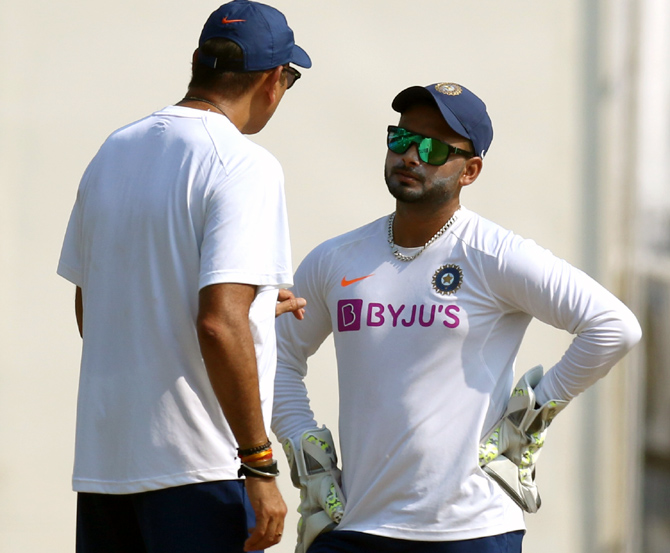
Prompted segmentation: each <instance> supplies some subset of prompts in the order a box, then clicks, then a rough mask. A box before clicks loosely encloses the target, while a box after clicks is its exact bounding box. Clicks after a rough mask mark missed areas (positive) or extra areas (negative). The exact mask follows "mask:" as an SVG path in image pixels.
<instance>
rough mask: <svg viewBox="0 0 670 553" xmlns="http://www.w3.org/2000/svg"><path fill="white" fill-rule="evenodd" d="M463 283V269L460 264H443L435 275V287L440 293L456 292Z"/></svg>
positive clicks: (446, 294) (444, 294)
mask: <svg viewBox="0 0 670 553" xmlns="http://www.w3.org/2000/svg"><path fill="white" fill-rule="evenodd" d="M461 284H463V271H461V268H460V267H459V266H458V265H442V267H440V268H439V269H438V270H437V271H435V274H434V275H433V288H434V289H435V291H436V292H437V293H438V294H442V295H443V296H448V295H450V294H454V293H455V292H456V291H457V290H458V289H459V288H460V287H461Z"/></svg>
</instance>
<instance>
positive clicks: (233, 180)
mask: <svg viewBox="0 0 670 553" xmlns="http://www.w3.org/2000/svg"><path fill="white" fill-rule="evenodd" d="M219 181H220V182H218V183H214V184H213V185H212V186H211V188H210V192H209V194H208V195H207V196H206V200H205V201H206V206H205V222H204V232H203V238H202V245H201V261H200V277H199V287H200V288H203V287H205V286H208V285H210V284H218V283H224V282H238V283H244V284H254V285H259V286H260V285H269V286H279V287H281V286H290V285H291V283H292V267H291V252H290V240H289V231H288V217H287V213H286V200H285V197H284V176H283V172H282V170H281V166H280V165H279V162H278V161H277V160H276V159H275V158H274V157H272V156H271V155H270V154H269V153H267V152H265V151H262V152H260V155H257V156H256V157H255V158H247V159H245V160H244V161H243V162H240V163H238V164H237V165H236V166H235V167H233V168H232V169H230V171H229V172H227V173H225V174H222V175H221V176H220V177H219Z"/></svg>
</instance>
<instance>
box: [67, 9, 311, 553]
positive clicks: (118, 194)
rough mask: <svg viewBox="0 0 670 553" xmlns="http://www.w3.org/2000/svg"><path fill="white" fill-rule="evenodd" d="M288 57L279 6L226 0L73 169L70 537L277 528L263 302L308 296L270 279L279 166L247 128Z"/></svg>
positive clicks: (282, 277)
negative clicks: (76, 378) (155, 101)
mask: <svg viewBox="0 0 670 553" xmlns="http://www.w3.org/2000/svg"><path fill="white" fill-rule="evenodd" d="M290 63H293V64H296V65H299V66H301V67H307V68H308V67H310V66H311V61H310V58H309V56H308V55H307V53H306V52H305V51H304V50H302V49H301V48H300V47H298V46H297V45H295V43H294V40H293V32H292V31H291V29H290V28H289V26H288V24H287V22H286V19H285V17H284V16H283V15H282V14H281V12H279V11H277V10H276V9H274V8H272V7H270V6H267V5H264V4H260V3H257V2H250V1H247V0H235V1H233V2H230V3H228V4H225V5H223V6H221V7H220V8H219V9H217V10H216V11H214V12H213V13H212V14H211V16H210V17H209V18H208V20H207V22H206V23H205V25H204V28H203V30H202V34H201V36H200V41H199V47H198V49H197V50H196V51H195V53H194V55H193V73H192V80H191V82H190V84H189V88H188V93H187V95H186V96H185V97H184V98H183V99H182V100H181V101H179V102H177V104H176V105H172V106H168V107H166V108H164V109H162V110H160V111H157V112H155V113H153V114H151V115H149V116H148V117H146V118H144V119H142V120H140V121H137V122H135V123H132V124H130V125H128V126H126V127H123V128H121V129H119V130H117V131H116V132H114V133H113V134H112V135H111V136H110V137H109V138H108V139H107V140H106V141H105V143H104V144H103V145H102V147H101V148H100V150H99V151H98V153H97V155H96V156H95V157H94V159H93V160H92V161H91V163H90V165H89V166H88V168H87V169H86V172H85V173H84V176H83V178H82V180H81V183H80V186H79V189H78V192H77V199H76V203H75V205H74V208H73V211H72V215H71V218H70V222H69V225H68V228H67V233H66V236H65V240H64V244H63V249H62V253H61V258H60V262H59V265H58V273H59V274H60V275H61V276H63V277H65V278H66V279H68V280H70V281H71V282H73V283H74V284H75V285H76V286H77V289H76V301H75V308H76V317H77V323H78V325H79V331H80V333H81V335H82V338H83V351H82V362H81V377H80V387H79V400H78V408H77V435H76V452H75V466H74V475H73V487H74V490H75V491H77V492H79V493H78V507H77V551H79V552H84V553H88V552H96V553H99V552H102V551H105V552H108V551H109V552H112V551H114V552H119V553H128V552H131V551H146V552H161V553H177V552H184V553H185V552H188V553H194V552H203V553H205V552H207V553H209V552H214V551H217V552H218V551H231V552H234V551H238V552H241V551H243V550H246V551H249V550H259V549H263V548H265V547H269V546H271V545H273V544H275V543H277V542H278V541H279V540H280V539H281V535H282V530H283V524H284V516H285V514H286V506H285V504H284V502H283V499H282V497H281V495H280V493H279V490H278V489H277V486H276V483H275V476H276V475H277V465H276V460H275V459H274V458H273V454H272V448H271V445H270V442H269V440H268V433H269V424H270V416H271V412H272V391H273V382H274V373H275V368H276V340H275V331H274V318H275V311H276V309H278V312H281V311H287V310H289V311H291V310H292V311H294V312H295V313H296V316H298V317H299V316H300V308H301V306H302V304H301V303H300V301H298V300H296V299H295V298H292V295H291V294H290V293H288V292H287V291H285V290H282V292H281V293H280V289H281V288H285V287H286V286H290V285H291V284H292V272H293V271H292V268H291V255H290V244H289V233H288V223H287V215H286V206H285V198H284V176H283V173H282V169H281V166H280V165H279V163H278V161H277V160H276V159H275V158H274V157H273V156H272V155H271V154H270V153H268V152H267V151H266V150H264V149H263V148H261V147H260V146H258V145H257V144H255V143H253V142H251V141H250V140H249V139H248V138H246V137H245V136H244V135H246V134H253V133H256V132H258V131H260V130H261V129H262V128H263V127H264V126H265V124H266V123H267V122H268V121H269V119H270V118H271V117H272V115H273V113H274V111H275V109H276V108H277V106H278V104H279V102H280V101H281V99H282V97H283V95H284V93H285V92H286V90H287V89H288V88H290V87H291V86H292V85H293V84H294V82H295V81H296V79H297V78H298V77H299V76H300V73H299V72H298V71H297V70H296V69H295V68H293V67H291V66H290V65H289V64H290ZM278 300H281V301H280V302H279V303H278ZM278 305H279V306H280V308H278ZM296 310H297V311H296ZM243 477H244V478H243ZM254 519H255V520H254ZM250 532H251V534H250Z"/></svg>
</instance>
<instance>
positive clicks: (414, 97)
mask: <svg viewBox="0 0 670 553" xmlns="http://www.w3.org/2000/svg"><path fill="white" fill-rule="evenodd" d="M426 100H429V101H430V100H432V103H433V104H434V105H435V107H436V108H438V109H439V110H440V113H441V114H442V117H443V118H444V120H445V121H446V122H447V125H449V126H450V127H451V128H452V129H453V130H454V131H455V132H456V133H458V134H460V135H461V136H462V137H464V138H467V139H468V140H470V136H469V135H468V131H466V130H465V127H463V125H461V122H460V121H459V120H458V118H457V117H456V116H455V115H454V114H453V113H452V112H451V110H450V109H449V108H448V107H447V106H445V105H444V104H442V103H441V102H438V101H437V97H436V96H435V94H433V92H432V91H430V90H428V89H426V88H425V87H423V86H410V87H409V88H406V89H405V90H403V91H402V92H400V93H399V94H398V95H397V96H396V97H395V98H394V99H393V102H391V107H392V108H393V109H394V110H395V111H397V112H398V113H403V112H405V111H406V110H407V109H408V108H409V107H410V106H412V105H414V104H421V103H425V102H426Z"/></svg>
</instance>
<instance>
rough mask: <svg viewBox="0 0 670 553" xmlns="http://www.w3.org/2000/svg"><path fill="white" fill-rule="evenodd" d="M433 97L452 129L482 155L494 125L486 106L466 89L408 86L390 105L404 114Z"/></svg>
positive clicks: (438, 84)
mask: <svg viewBox="0 0 670 553" xmlns="http://www.w3.org/2000/svg"><path fill="white" fill-rule="evenodd" d="M431 100H433V101H434V102H435V104H436V105H437V108H438V109H439V110H440V113H442V117H444V120H445V121H446V122H447V125H449V126H450V127H451V128H452V129H453V130H454V131H456V132H457V133H458V134H460V135H461V136H463V137H465V138H467V139H469V140H470V142H472V145H473V146H474V148H475V155H477V156H479V157H484V155H485V154H486V152H488V149H489V146H491V141H492V140H493V126H492V125H491V118H490V117H489V114H488V113H487V111H486V105H485V104H484V102H482V101H481V100H480V99H479V98H478V97H477V96H475V95H474V94H473V93H472V92H470V91H469V90H468V89H467V88H465V87H464V86H462V85H459V84H456V83H435V84H431V85H428V86H411V87H409V88H406V89H405V90H403V91H402V92H400V93H399V94H398V95H397V96H396V97H395V98H394V99H393V102H392V103H391V107H392V108H393V109H394V110H395V111H397V112H399V113H403V112H404V111H405V110H407V109H408V108H409V107H410V106H412V105H414V104H417V103H426V101H431Z"/></svg>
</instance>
